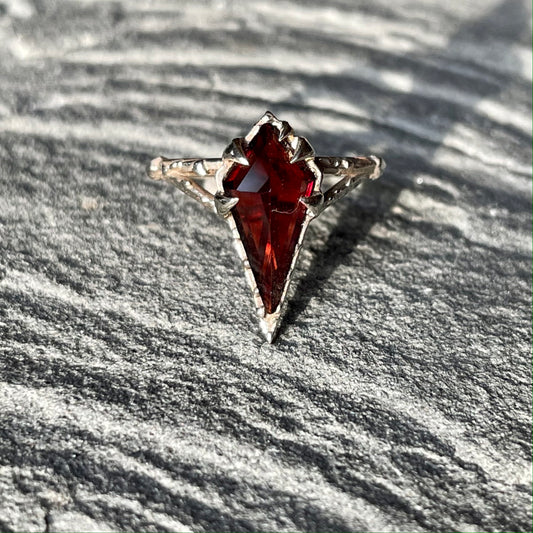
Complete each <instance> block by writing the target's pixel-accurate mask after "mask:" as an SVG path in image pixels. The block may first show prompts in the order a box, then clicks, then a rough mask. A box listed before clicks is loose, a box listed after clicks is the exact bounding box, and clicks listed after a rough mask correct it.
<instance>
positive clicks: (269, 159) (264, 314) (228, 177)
mask: <svg viewBox="0 0 533 533" xmlns="http://www.w3.org/2000/svg"><path fill="white" fill-rule="evenodd" d="M384 168H385V163H384V161H383V159H381V158H379V157H376V156H360V157H317V156H316V155H315V152H314V150H313V148H312V146H311V145H310V143H309V141H308V140H307V139H305V138H304V137H300V136H297V135H296V134H295V133H294V130H293V129H292V127H291V126H290V125H289V123H288V122H286V121H280V120H278V119H277V118H276V117H275V116H274V115H273V114H272V113H270V112H269V111H267V112H266V113H265V114H264V115H263V116H262V117H261V118H260V119H259V121H258V122H257V123H256V124H254V126H253V127H252V129H251V130H250V132H249V133H248V135H246V136H245V137H238V138H235V139H233V140H232V141H231V143H230V144H229V145H228V146H227V148H226V149H225V150H224V152H223V154H222V157H221V158H220V159H193V158H187V159H166V158H163V157H157V158H155V159H153V160H152V161H151V163H150V165H149V167H148V170H147V173H148V176H149V177H150V178H152V179H154V180H163V181H166V182H169V183H171V184H172V185H175V186H176V187H178V188H179V189H180V190H181V191H183V192H184V193H186V194H187V195H189V196H190V197H192V198H194V199H195V200H196V201H198V202H199V203H201V204H202V205H203V206H204V207H206V208H207V209H209V210H211V211H213V212H215V213H216V214H217V215H218V216H219V217H221V218H222V219H224V220H225V221H226V222H227V224H228V225H229V227H230V229H231V232H232V235H233V242H234V245H235V249H236V251H237V254H238V256H239V258H240V260H241V262H242V265H243V267H244V273H245V276H246V279H247V281H248V284H249V286H250V288H251V290H252V295H253V299H254V303H255V307H256V311H257V315H258V317H259V322H260V326H261V330H262V332H263V334H264V335H265V337H266V339H267V341H268V342H272V341H273V340H274V339H275V337H276V334H277V332H278V328H279V325H280V320H281V318H282V315H283V312H284V309H285V303H286V299H287V291H288V289H289V284H290V279H291V274H292V272H293V271H294V268H295V265H296V262H297V259H298V254H299V251H300V249H301V247H302V243H303V239H304V236H305V233H306V230H307V228H308V226H309V223H310V222H311V221H312V220H313V219H315V218H316V217H318V216H319V215H320V214H321V213H322V212H323V211H324V210H325V209H326V208H328V207H329V206H330V205H332V204H333V203H335V202H336V201H337V200H339V199H340V198H342V197H343V196H344V195H346V194H347V193H348V192H349V191H350V190H352V189H354V188H355V187H356V186H358V185H359V184H360V183H362V182H363V181H365V180H373V179H377V178H378V177H379V176H380V175H381V173H382V172H383V170H384ZM328 176H329V177H335V178H337V179H336V181H335V182H334V183H333V184H332V185H331V186H329V187H328V188H326V189H325V190H324V184H325V183H324V182H325V178H326V177H328ZM210 185H211V187H210ZM213 187H214V189H215V190H214V191H213V190H209V189H213Z"/></svg>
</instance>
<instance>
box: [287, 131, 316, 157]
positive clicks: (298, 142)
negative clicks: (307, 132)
mask: <svg viewBox="0 0 533 533" xmlns="http://www.w3.org/2000/svg"><path fill="white" fill-rule="evenodd" d="M294 139H295V141H294V143H293V150H294V154H293V155H292V157H291V163H297V162H298V161H304V160H306V159H313V158H314V157H315V151H314V150H313V147H312V146H311V145H310V144H309V141H308V140H307V139H306V138H305V137H295V138H294Z"/></svg>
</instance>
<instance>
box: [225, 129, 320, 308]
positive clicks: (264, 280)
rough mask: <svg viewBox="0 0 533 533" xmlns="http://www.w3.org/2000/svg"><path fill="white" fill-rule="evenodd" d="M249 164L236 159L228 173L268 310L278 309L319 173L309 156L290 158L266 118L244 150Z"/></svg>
mask: <svg viewBox="0 0 533 533" xmlns="http://www.w3.org/2000/svg"><path fill="white" fill-rule="evenodd" d="M245 154H246V158H247V159H248V161H249V163H250V165H249V166H244V165H240V164H235V165H234V166H233V167H232V169H231V170H230V172H229V173H228V175H227V176H226V178H225V179H224V191H225V193H226V195H227V196H230V197H236V198H238V199H239V201H238V203H237V205H236V206H235V207H234V208H233V209H232V214H233V217H234V219H235V224H236V225H237V229H238V231H239V234H240V237H241V240H242V243H243V245H244V249H245V250H246V254H247V256H248V261H249V263H250V267H251V269H252V272H253V273H254V276H255V281H256V283H257V288H258V289H259V294H260V295H261V298H262V300H263V304H264V306H265V311H266V312H267V313H273V312H275V311H276V309H277V307H278V305H279V303H280V300H281V296H282V293H283V289H284V287H285V282H286V280H287V275H288V273H289V270H290V267H291V263H292V259H293V256H294V251H295V248H296V245H297V243H298V239H299V237H300V233H301V231H302V225H303V222H304V219H305V215H306V210H307V208H306V206H305V205H304V204H303V203H301V202H300V201H299V199H300V198H301V197H308V196H310V195H311V194H312V192H313V185H314V182H315V175H314V174H313V172H312V171H311V169H310V168H309V167H308V166H307V163H306V162H305V161H298V162H296V163H293V164H291V163H290V147H289V146H288V143H287V141H286V140H283V141H280V140H279V136H278V131H277V130H276V128H274V126H272V124H268V123H267V124H263V125H262V126H261V127H260V129H259V131H258V133H257V135H256V136H255V137H254V138H253V139H252V140H251V142H250V143H249V145H248V146H247V147H246V150H245Z"/></svg>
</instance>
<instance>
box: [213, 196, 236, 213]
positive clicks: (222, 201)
mask: <svg viewBox="0 0 533 533" xmlns="http://www.w3.org/2000/svg"><path fill="white" fill-rule="evenodd" d="M238 201H239V199H238V198H235V197H233V198H231V197H229V196H224V195H223V194H220V193H216V194H215V210H216V212H217V215H218V216H220V217H222V218H227V217H228V216H229V213H230V211H231V210H232V209H233V208H234V207H235V206H236V205H237V202H238Z"/></svg>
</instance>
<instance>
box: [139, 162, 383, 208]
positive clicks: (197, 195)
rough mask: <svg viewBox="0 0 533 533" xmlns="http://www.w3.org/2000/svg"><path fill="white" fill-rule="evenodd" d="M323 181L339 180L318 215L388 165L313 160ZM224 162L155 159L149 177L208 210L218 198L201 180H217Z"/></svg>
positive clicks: (328, 193) (376, 175)
mask: <svg viewBox="0 0 533 533" xmlns="http://www.w3.org/2000/svg"><path fill="white" fill-rule="evenodd" d="M314 161H315V164H316V165H317V167H318V168H319V169H320V170H321V171H322V174H323V176H324V177H328V176H329V177H338V178H340V179H339V180H338V181H337V182H336V183H335V184H333V185H332V186H331V187H330V188H329V189H327V190H326V191H324V193H323V197H322V198H321V201H320V206H316V207H315V209H316V215H318V214H319V213H321V212H322V211H323V210H324V209H326V208H327V207H328V206H329V205H331V204H332V203H334V202H336V201H337V200H339V199H340V198H342V197H343V196H344V195H345V194H347V193H348V192H349V191H351V190H352V189H354V188H355V187H357V186H358V185H359V184H360V183H361V182H362V181H363V180H365V179H376V178H378V177H379V176H380V175H381V173H382V172H383V170H384V169H385V162H384V160H383V159H381V158H380V157H376V156H373V155H371V156H360V157H324V156H317V157H315V159H314ZM222 165H223V159H220V158H210V159H195V158H187V159H166V158H164V157H156V158H155V159H153V160H152V162H151V163H150V165H149V167H148V169H147V173H148V176H149V177H150V178H152V179H153V180H162V181H166V182H168V183H171V184H172V185H174V186H176V187H178V188H179V189H181V190H182V191H183V192H185V193H186V194H187V195H189V196H190V197H192V198H194V199H195V200H197V201H199V202H200V203H202V204H203V205H205V207H207V208H209V209H211V208H214V207H215V202H216V194H212V193H210V192H208V191H207V190H206V189H205V188H204V187H202V185H201V181H202V180H206V179H209V178H214V177H215V175H216V173H217V171H218V170H219V169H220V168H221V167H222Z"/></svg>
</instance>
